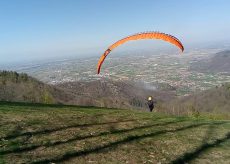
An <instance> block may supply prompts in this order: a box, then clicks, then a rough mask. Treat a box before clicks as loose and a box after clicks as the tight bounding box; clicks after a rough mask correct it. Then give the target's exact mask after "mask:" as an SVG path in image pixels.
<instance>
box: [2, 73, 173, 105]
mask: <svg viewBox="0 0 230 164" xmlns="http://www.w3.org/2000/svg"><path fill="white" fill-rule="evenodd" d="M150 95H152V96H154V98H155V99H157V100H158V101H168V100H171V99H172V98H174V97H175V91H174V90H173V89H172V90H169V89H168V90H166V89H165V90H164V91H156V90H153V89H152V88H151V87H150V86H147V85H140V84H137V83H131V82H128V81H126V82H124V81H112V80H101V81H100V80H97V81H90V82H68V83H63V84H59V85H48V84H44V83H42V82H40V81H38V80H37V79H35V78H32V77H30V76H28V75H27V74H24V73H21V74H18V73H17V72H10V71H1V72H0V101H16V102H34V103H51V104H52V103H54V104H57V103H59V104H73V105H83V106H99V107H109V108H126V109H133V108H139V109H147V107H146V98H147V97H148V96H150Z"/></svg>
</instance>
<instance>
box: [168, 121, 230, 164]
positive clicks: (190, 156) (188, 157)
mask: <svg viewBox="0 0 230 164" xmlns="http://www.w3.org/2000/svg"><path fill="white" fill-rule="evenodd" d="M212 133H213V125H210V127H209V129H208V131H207V133H206V135H205V137H204V138H203V140H202V144H201V145H200V146H199V147H198V148H196V149H195V150H194V151H192V152H186V153H184V154H183V155H182V156H180V157H178V158H177V159H175V160H173V161H171V163H172V164H183V163H188V162H190V161H192V160H194V159H195V158H197V157H198V156H199V155H200V154H201V153H203V152H204V151H206V150H208V149H210V148H212V147H215V146H218V145H220V144H221V143H224V142H225V141H227V140H229V139H230V132H228V133H227V134H226V135H225V137H223V138H221V139H216V140H215V141H214V142H212V143H207V141H208V139H209V138H210V136H211V135H212Z"/></svg>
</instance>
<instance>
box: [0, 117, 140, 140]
mask: <svg viewBox="0 0 230 164" xmlns="http://www.w3.org/2000/svg"><path fill="white" fill-rule="evenodd" d="M138 120H139V119H129V120H119V121H111V122H102V123H98V122H95V123H89V124H73V125H69V126H63V127H58V128H54V129H44V130H40V131H33V132H24V133H17V132H18V131H16V132H15V133H13V134H10V135H8V136H5V137H3V138H0V139H2V140H9V139H15V138H17V137H23V136H28V137H32V136H33V135H39V134H48V133H52V132H57V131H61V130H67V129H70V128H82V127H90V126H97V125H108V124H117V123H124V122H134V121H138Z"/></svg>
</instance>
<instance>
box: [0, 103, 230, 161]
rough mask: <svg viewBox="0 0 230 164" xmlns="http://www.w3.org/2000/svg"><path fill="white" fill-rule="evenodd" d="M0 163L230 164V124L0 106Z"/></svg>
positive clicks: (95, 110)
mask: <svg viewBox="0 0 230 164" xmlns="http://www.w3.org/2000/svg"><path fill="white" fill-rule="evenodd" d="M0 118H1V119H0V138H1V140H0V154H1V155H0V163H50V162H55V163H56V162H61V163H87V162H88V163H91V162H94V163H159V162H160V163H178V162H181V163H182V162H190V163H213V162H214V163H215V162H216V163H229V162H230V160H229V154H230V121H214V120H209V119H193V118H188V117H170V116H165V115H160V114H157V113H147V112H138V111H134V110H133V111H131V110H118V109H110V110H108V109H106V108H90V107H88V108H86V107H85V108H83V107H76V106H58V105H38V104H37V105H34V104H18V103H14V104H11V103H0Z"/></svg>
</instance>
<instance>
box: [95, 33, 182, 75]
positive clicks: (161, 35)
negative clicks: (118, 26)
mask: <svg viewBox="0 0 230 164" xmlns="http://www.w3.org/2000/svg"><path fill="white" fill-rule="evenodd" d="M141 39H161V40H164V41H166V42H169V43H171V44H174V45H175V46H177V47H178V48H180V49H181V51H182V52H183V51H184V47H183V45H182V43H181V42H180V41H179V39H177V38H176V37H174V36H172V35H169V34H165V33H160V32H145V33H138V34H134V35H131V36H128V37H126V38H123V39H121V40H119V41H117V42H116V43H114V44H112V45H111V46H110V47H109V48H108V49H107V50H106V51H105V52H104V54H103V55H102V56H101V58H100V59H99V61H98V64H97V73H98V74H99V73H100V70H101V65H102V63H103V62H104V60H105V58H106V56H107V55H108V54H109V53H110V52H111V51H112V50H113V49H114V48H116V47H118V46H120V45H121V44H124V43H125V42H128V41H132V40H141Z"/></svg>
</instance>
